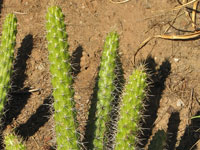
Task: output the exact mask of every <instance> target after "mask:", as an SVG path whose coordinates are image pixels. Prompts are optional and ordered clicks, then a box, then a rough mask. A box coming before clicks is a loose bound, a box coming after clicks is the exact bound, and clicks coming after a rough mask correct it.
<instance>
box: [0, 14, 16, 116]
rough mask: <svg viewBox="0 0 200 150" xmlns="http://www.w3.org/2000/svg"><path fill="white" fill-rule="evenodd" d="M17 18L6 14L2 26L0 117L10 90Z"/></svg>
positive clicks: (0, 46) (0, 47)
mask: <svg viewBox="0 0 200 150" xmlns="http://www.w3.org/2000/svg"><path fill="white" fill-rule="evenodd" d="M16 33H17V18H16V16H15V15H14V14H8V15H7V16H6V19H5V21H4V24H3V32H2V37H1V45H0V115H2V113H3V108H4V104H5V102H6V99H7V94H8V91H9V89H10V77H11V75H12V66H13V60H14V47H15V45H16Z"/></svg>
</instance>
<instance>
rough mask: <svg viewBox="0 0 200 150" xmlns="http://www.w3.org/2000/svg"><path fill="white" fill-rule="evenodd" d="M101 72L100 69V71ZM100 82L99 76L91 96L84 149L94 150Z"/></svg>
mask: <svg viewBox="0 0 200 150" xmlns="http://www.w3.org/2000/svg"><path fill="white" fill-rule="evenodd" d="M98 70H99V69H98ZM98 80H99V76H97V77H96V79H95V86H94V89H93V94H92V96H91V104H90V109H89V115H88V120H87V125H86V129H85V137H84V139H83V143H84V147H86V149H88V150H92V149H94V145H93V141H94V133H95V130H96V126H95V121H96V115H95V113H96V110H97V91H98Z"/></svg>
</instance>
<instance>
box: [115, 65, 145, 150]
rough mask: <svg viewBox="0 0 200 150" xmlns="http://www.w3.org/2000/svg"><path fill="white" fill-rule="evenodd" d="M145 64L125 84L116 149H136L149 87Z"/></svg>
mask: <svg viewBox="0 0 200 150" xmlns="http://www.w3.org/2000/svg"><path fill="white" fill-rule="evenodd" d="M144 70H145V69H144V66H142V65H141V66H140V67H138V68H136V69H135V70H134V71H133V73H132V75H131V76H130V77H129V81H128V83H127V84H126V86H125V91H124V92H123V96H122V100H121V103H120V110H119V115H120V116H119V120H118V127H117V134H116V145H115V150H126V149H131V150H135V149H136V143H137V137H136V136H137V132H138V130H139V128H140V127H139V121H140V119H141V110H142V108H143V102H142V100H143V99H144V97H145V95H146V92H145V88H146V87H147V82H146V80H147V74H146V73H145V71H144Z"/></svg>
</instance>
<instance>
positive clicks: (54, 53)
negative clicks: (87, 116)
mask: <svg viewBox="0 0 200 150" xmlns="http://www.w3.org/2000/svg"><path fill="white" fill-rule="evenodd" d="M46 20H47V22H46V30H47V35H46V38H47V41H48V50H49V62H50V72H51V75H52V79H51V83H52V86H53V97H54V110H55V114H54V120H55V132H56V142H57V150H77V149H79V144H78V143H79V142H78V140H79V136H78V132H77V126H78V124H77V120H76V110H75V102H74V99H73V96H74V90H73V88H72V83H73V79H72V76H71V64H70V55H69V52H68V43H67V33H66V25H65V23H64V15H63V13H62V10H61V9H60V8H59V7H57V6H52V7H50V8H48V12H47V15H46Z"/></svg>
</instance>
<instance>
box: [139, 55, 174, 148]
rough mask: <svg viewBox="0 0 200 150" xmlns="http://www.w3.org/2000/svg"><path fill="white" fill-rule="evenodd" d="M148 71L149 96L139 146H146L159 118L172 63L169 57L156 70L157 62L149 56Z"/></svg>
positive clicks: (147, 61)
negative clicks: (159, 109)
mask: <svg viewBox="0 0 200 150" xmlns="http://www.w3.org/2000/svg"><path fill="white" fill-rule="evenodd" d="M144 62H145V64H146V67H147V72H148V74H149V75H150V79H149V83H150V86H149V89H148V98H147V99H146V100H145V102H144V105H145V106H146V107H145V111H144V113H143V114H144V121H142V122H141V128H142V129H143V131H142V133H140V135H139V139H141V141H140V143H139V144H138V147H139V148H141V149H142V148H144V147H145V145H146V144H147V142H148V139H149V138H150V136H151V134H152V129H153V127H154V125H153V123H154V122H155V120H156V118H157V111H158V108H159V103H160V99H161V97H162V93H163V90H164V89H165V81H166V79H167V77H168V76H169V74H170V71H171V64H170V62H169V60H168V59H166V60H165V61H164V62H163V63H162V64H161V65H160V67H159V69H158V70H156V67H157V64H156V63H155V60H154V59H153V58H152V56H149V57H148V58H147V59H146V60H145V61H144Z"/></svg>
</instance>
